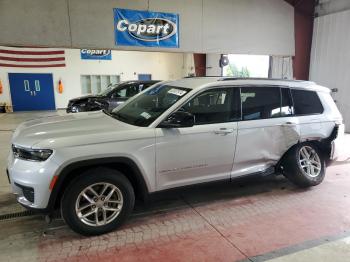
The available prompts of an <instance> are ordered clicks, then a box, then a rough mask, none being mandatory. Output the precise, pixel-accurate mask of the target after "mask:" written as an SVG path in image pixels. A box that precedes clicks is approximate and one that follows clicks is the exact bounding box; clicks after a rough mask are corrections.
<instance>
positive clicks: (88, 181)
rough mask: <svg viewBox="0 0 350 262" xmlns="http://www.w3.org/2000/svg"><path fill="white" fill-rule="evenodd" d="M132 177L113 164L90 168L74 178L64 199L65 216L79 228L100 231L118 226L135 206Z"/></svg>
mask: <svg viewBox="0 0 350 262" xmlns="http://www.w3.org/2000/svg"><path fill="white" fill-rule="evenodd" d="M134 203H135V194H134V190H133V187H132V185H131V183H130V181H129V180H128V179H127V178H126V177H125V176H124V175H123V174H122V173H121V172H119V171H117V170H113V169H109V168H96V169H92V170H88V171H86V172H84V173H83V174H81V175H80V176H79V177H78V178H76V179H75V180H73V181H72V182H71V183H70V184H69V186H68V188H67V189H66V190H65V192H64V195H63V198H62V201H61V213H62V217H63V219H64V220H65V222H66V223H67V224H68V226H69V227H70V228H71V229H72V230H73V231H75V232H77V233H79V234H82V235H85V236H91V235H100V234H104V233H107V232H110V231H113V230H115V229H116V228H117V227H118V226H120V225H121V224H122V223H123V222H124V221H125V219H126V218H127V217H128V215H129V214H130V213H131V211H132V210H133V207H134Z"/></svg>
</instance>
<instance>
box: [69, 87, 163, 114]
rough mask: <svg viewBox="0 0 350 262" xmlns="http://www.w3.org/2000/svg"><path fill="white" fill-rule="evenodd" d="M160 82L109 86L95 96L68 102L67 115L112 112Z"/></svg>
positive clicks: (82, 97)
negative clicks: (101, 111) (99, 111)
mask: <svg viewBox="0 0 350 262" xmlns="http://www.w3.org/2000/svg"><path fill="white" fill-rule="evenodd" d="M158 82H160V81H159V80H148V81H136V80H135V81H126V82H122V83H119V84H115V85H111V86H109V87H108V88H107V89H106V90H104V91H103V92H101V93H99V94H97V95H87V96H81V97H77V98H73V99H71V100H69V102H68V106H67V110H66V111H67V113H78V112H86V111H97V110H101V109H104V110H107V111H112V110H113V109H114V108H116V107H117V106H119V105H121V104H122V103H124V102H125V101H126V100H128V99H129V98H131V97H133V96H135V95H137V94H138V93H140V92H141V91H143V90H145V89H146V88H148V87H150V86H151V85H154V84H156V83H158Z"/></svg>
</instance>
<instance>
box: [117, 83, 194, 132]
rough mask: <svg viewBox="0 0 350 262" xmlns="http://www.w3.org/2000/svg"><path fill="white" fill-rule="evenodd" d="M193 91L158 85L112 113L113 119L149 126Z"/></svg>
mask: <svg viewBox="0 0 350 262" xmlns="http://www.w3.org/2000/svg"><path fill="white" fill-rule="evenodd" d="M190 90H191V89H188V88H183V87H175V86H169V85H157V86H155V87H153V88H151V89H148V90H147V91H146V92H144V93H142V94H141V95H139V96H138V97H136V98H135V99H133V100H131V101H130V102H129V103H127V104H125V106H123V107H122V108H120V109H119V108H116V109H114V110H113V111H112V115H113V117H115V118H116V119H118V120H120V121H123V122H125V123H128V124H131V125H136V126H148V125H150V124H151V123H152V122H153V121H154V120H156V119H157V118H158V117H159V116H160V115H161V114H162V113H163V112H165V111H166V110H167V109H168V108H170V107H171V106H172V105H173V104H175V103H176V102H177V101H178V100H179V99H180V98H181V97H183V96H184V95H186V94H187V93H188V92H189V91H190Z"/></svg>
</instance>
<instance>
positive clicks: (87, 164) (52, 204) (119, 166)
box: [48, 159, 148, 209]
mask: <svg viewBox="0 0 350 262" xmlns="http://www.w3.org/2000/svg"><path fill="white" fill-rule="evenodd" d="M98 167H107V168H110V169H115V170H118V171H120V172H122V173H123V174H124V175H125V176H126V177H127V178H128V179H129V181H130V183H131V184H132V186H133V188H134V192H135V198H136V199H139V200H142V201H146V200H147V196H148V189H147V186H146V183H145V181H144V179H143V177H142V175H141V173H140V171H139V169H138V168H137V166H136V164H135V163H133V162H132V161H131V160H129V159H127V160H126V159H122V160H120V161H111V159H108V160H106V159H104V160H100V161H98V160H94V161H82V162H78V163H73V164H71V165H69V166H68V167H66V168H65V169H64V170H63V171H62V172H61V173H60V175H59V179H58V181H57V184H56V185H55V187H54V191H53V192H52V194H51V197H50V201H49V206H48V207H49V209H50V208H51V209H56V208H58V207H59V205H60V202H61V198H62V196H63V194H64V189H65V188H67V186H68V185H69V183H71V181H73V180H74V179H76V178H77V177H79V176H80V175H81V174H82V173H83V172H84V171H86V170H88V169H92V168H98Z"/></svg>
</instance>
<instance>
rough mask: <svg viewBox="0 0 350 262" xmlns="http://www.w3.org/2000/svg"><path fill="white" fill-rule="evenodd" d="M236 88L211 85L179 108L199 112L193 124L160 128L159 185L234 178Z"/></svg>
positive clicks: (157, 139)
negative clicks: (191, 125) (213, 87)
mask: <svg viewBox="0 0 350 262" xmlns="http://www.w3.org/2000/svg"><path fill="white" fill-rule="evenodd" d="M234 91H235V90H234V88H227V87H225V88H215V89H209V90H207V91H204V92H202V93H201V94H199V95H197V96H195V97H194V98H193V99H191V100H190V101H189V102H187V103H185V105H184V106H183V107H182V108H181V109H179V110H184V111H186V112H190V113H192V114H193V115H194V116H195V125H194V126H193V127H186V128H157V132H156V172H157V187H158V189H160V190H161V189H166V188H172V187H177V186H184V185H190V184H196V183H202V182H208V181H214V180H221V179H229V178H230V173H231V170H232V165H233V158H234V153H235V144H236V135H237V115H239V106H240V105H239V104H238V103H235V102H234V100H235V99H234V96H235V95H237V94H235V95H234V93H235V92H234ZM235 108H237V110H235Z"/></svg>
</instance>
